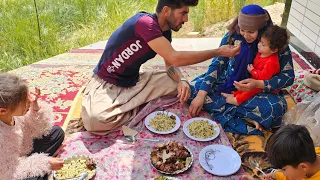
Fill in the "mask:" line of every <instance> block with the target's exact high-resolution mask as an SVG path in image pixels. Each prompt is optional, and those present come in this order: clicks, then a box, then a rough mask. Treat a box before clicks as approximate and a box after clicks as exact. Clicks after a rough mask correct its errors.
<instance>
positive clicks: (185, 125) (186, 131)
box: [183, 117, 220, 141]
mask: <svg viewBox="0 0 320 180" xmlns="http://www.w3.org/2000/svg"><path fill="white" fill-rule="evenodd" d="M197 120H207V121H208V122H209V123H210V124H213V126H214V130H215V131H216V133H215V134H214V135H213V136H212V137H209V138H205V139H203V138H196V137H194V136H192V135H191V134H190V133H189V130H188V125H189V124H190V123H192V122H193V121H197ZM183 132H184V134H186V135H187V136H188V137H189V138H190V139H193V140H196V141H211V140H214V139H215V138H216V137H218V136H219V134H220V128H219V126H218V124H217V123H216V122H214V121H212V120H211V119H207V118H202V117H197V118H192V119H189V120H188V121H186V122H185V123H184V124H183Z"/></svg>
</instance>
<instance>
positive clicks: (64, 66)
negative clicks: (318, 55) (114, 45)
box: [11, 45, 309, 177]
mask: <svg viewBox="0 0 320 180" xmlns="http://www.w3.org/2000/svg"><path fill="white" fill-rule="evenodd" d="M180 49H181V50H184V49H190V47H189V45H186V47H184V46H181V47H180ZM101 53H102V50H101V49H79V50H73V51H71V52H69V53H65V54H62V55H59V56H55V57H52V58H49V59H46V60H43V61H39V62H38V63H35V64H32V65H29V66H26V67H22V68H19V69H16V70H13V71H11V72H12V73H15V74H17V75H19V76H21V77H23V78H24V79H27V80H28V82H29V85H30V87H31V90H33V89H34V87H36V86H37V87H39V88H40V89H41V90H42V97H41V98H42V99H43V100H44V101H46V102H48V103H50V105H51V106H52V107H53V109H54V112H55V115H56V116H55V124H56V125H59V126H62V127H63V128H64V129H65V130H66V132H67V133H69V134H72V133H75V132H81V131H84V128H83V125H82V121H81V120H80V112H81V93H80V92H81V90H80V89H81V87H84V85H85V84H86V83H87V82H88V80H89V79H90V77H91V75H92V69H93V68H94V67H95V65H96V64H97V62H98V60H99V59H100V56H101ZM293 58H294V67H295V69H307V68H309V65H308V64H307V63H305V61H304V60H303V59H301V58H300V57H299V56H298V55H297V54H295V53H293ZM210 62H211V61H207V62H203V63H199V64H197V65H193V66H188V67H182V68H181V69H182V72H183V73H184V74H185V76H186V77H187V79H188V80H192V79H193V78H194V77H196V76H198V75H200V74H202V73H204V72H205V71H206V70H207V67H208V65H209V64H210ZM161 64H163V60H162V58H161V57H158V56H156V57H155V58H154V59H153V60H151V61H148V63H146V64H145V65H144V66H143V67H142V70H143V71H148V70H158V69H164V66H163V65H161ZM79 90H80V91H79ZM288 100H289V101H290V98H289V97H288ZM291 103H292V104H293V105H294V102H293V101H292V102H291ZM182 110H184V111H185V110H186V107H185V109H182ZM271 134H272V132H264V135H263V136H241V135H235V134H231V133H227V136H228V138H229V140H230V142H231V144H232V146H233V148H234V149H235V150H237V152H238V153H239V154H240V155H241V157H242V162H243V164H242V165H243V166H242V167H243V169H244V170H245V171H246V172H248V173H249V174H252V175H254V176H255V177H261V174H260V172H258V171H256V170H255V169H254V168H253V167H252V166H251V165H250V163H248V162H249V160H250V159H251V158H257V161H258V162H260V167H261V168H262V169H264V170H267V169H268V168H269V167H270V165H269V164H268V163H267V161H266V159H265V158H266V157H265V153H264V147H265V144H266V141H267V139H268V138H269V137H270V135H271Z"/></svg>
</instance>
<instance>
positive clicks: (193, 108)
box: [189, 91, 207, 117]
mask: <svg viewBox="0 0 320 180" xmlns="http://www.w3.org/2000/svg"><path fill="white" fill-rule="evenodd" d="M206 96H207V92H205V91H203V92H202V91H199V92H198V94H197V97H196V98H194V99H193V100H192V102H191V104H190V106H189V113H190V114H191V116H192V117H194V116H198V115H199V113H200V111H201V109H202V107H203V104H204V98H205V97H206Z"/></svg>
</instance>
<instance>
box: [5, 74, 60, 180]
mask: <svg viewBox="0 0 320 180" xmlns="http://www.w3.org/2000/svg"><path fill="white" fill-rule="evenodd" d="M39 97H40V90H39V89H38V88H36V92H35V95H34V97H31V95H30V94H29V90H28V86H27V83H26V82H25V81H23V80H21V79H20V78H19V77H17V76H15V75H11V74H9V73H0V147H1V153H0V162H1V163H2V165H1V167H0V179H7V180H9V179H26V178H29V179H47V178H48V177H47V175H48V174H49V173H51V171H52V170H58V169H61V168H62V167H63V163H64V162H63V159H61V158H55V157H52V156H53V155H54V154H55V153H56V152H57V150H58V149H59V147H61V144H62V142H63V140H64V132H63V130H62V129H61V128H60V127H57V126H52V122H51V120H52V119H53V116H52V111H51V110H50V109H49V108H48V107H47V106H46V105H44V104H38V98H39Z"/></svg>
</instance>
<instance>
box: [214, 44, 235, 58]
mask: <svg viewBox="0 0 320 180" xmlns="http://www.w3.org/2000/svg"><path fill="white" fill-rule="evenodd" d="M218 49H219V56H224V57H234V56H236V55H237V54H239V53H240V45H238V46H232V45H223V46H220V47H219V48H218Z"/></svg>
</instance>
